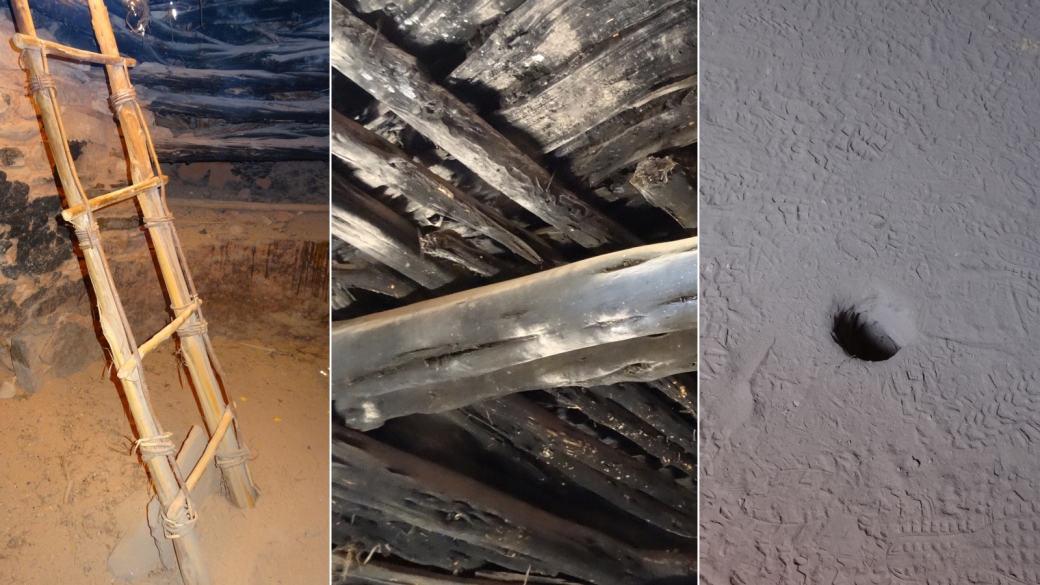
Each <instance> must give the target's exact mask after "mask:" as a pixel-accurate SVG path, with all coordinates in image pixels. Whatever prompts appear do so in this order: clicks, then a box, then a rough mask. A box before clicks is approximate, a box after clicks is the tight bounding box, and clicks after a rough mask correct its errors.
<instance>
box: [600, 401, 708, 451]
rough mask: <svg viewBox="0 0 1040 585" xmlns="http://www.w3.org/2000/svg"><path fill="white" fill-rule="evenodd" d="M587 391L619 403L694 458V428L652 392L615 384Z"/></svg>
mask: <svg viewBox="0 0 1040 585" xmlns="http://www.w3.org/2000/svg"><path fill="white" fill-rule="evenodd" d="M589 391H590V392H592V393H593V394H595V395H596V396H599V397H600V398H605V399H607V400H612V401H614V402H616V403H618V404H620V405H621V406H622V407H624V408H625V409H626V410H628V411H629V412H631V413H632V414H634V415H636V416H638V417H639V418H641V419H642V420H643V421H644V422H646V424H648V425H650V426H652V427H654V428H655V429H658V430H659V431H661V432H662V433H664V434H665V435H666V436H667V437H668V440H669V441H671V442H673V443H675V444H676V445H679V446H680V447H682V448H683V450H685V451H686V452H687V453H688V454H689V455H690V456H692V457H696V456H697V429H695V428H693V427H692V426H690V425H689V424H687V422H686V421H685V420H683V418H682V417H680V416H679V415H678V414H676V413H675V411H674V410H673V409H672V408H671V407H669V405H668V403H667V402H665V401H664V400H663V399H662V398H661V397H660V396H659V395H657V394H656V393H655V392H654V391H653V390H649V389H647V388H644V387H642V386H639V385H638V384H617V385H613V386H595V387H593V388H590V389H589Z"/></svg>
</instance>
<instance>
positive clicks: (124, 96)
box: [108, 85, 144, 122]
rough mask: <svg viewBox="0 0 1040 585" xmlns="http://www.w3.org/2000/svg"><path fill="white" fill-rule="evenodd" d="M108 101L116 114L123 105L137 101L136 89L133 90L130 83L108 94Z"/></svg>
mask: <svg viewBox="0 0 1040 585" xmlns="http://www.w3.org/2000/svg"><path fill="white" fill-rule="evenodd" d="M108 103H109V104H111V105H112V111H113V112H115V113H117V114H118V113H119V110H121V109H122V108H123V106H126V105H129V104H136V103H137V90H135V89H134V87H133V86H132V85H131V86H130V87H127V88H126V89H120V90H118V91H114V92H112V95H111V96H109V98H108ZM143 121H144V120H143V119H142V122H143Z"/></svg>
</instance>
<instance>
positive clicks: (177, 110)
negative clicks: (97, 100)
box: [138, 90, 329, 124]
mask: <svg viewBox="0 0 1040 585" xmlns="http://www.w3.org/2000/svg"><path fill="white" fill-rule="evenodd" d="M138 96H139V97H140V98H141V101H142V103H143V104H144V105H146V106H147V107H148V109H149V110H151V112H152V113H153V114H155V115H157V116H162V115H170V114H176V115H180V116H190V117H192V118H217V119H219V120H222V121H224V122H231V123H234V122H310V123H318V122H320V123H322V124H327V123H328V119H329V100H328V98H327V97H326V98H318V99H311V100H263V99H248V98H237V97H227V96H214V95H199V94H194V93H191V94H178V93H170V92H160V91H155V90H142V91H140V92H138Z"/></svg>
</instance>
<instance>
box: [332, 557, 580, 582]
mask: <svg viewBox="0 0 1040 585" xmlns="http://www.w3.org/2000/svg"><path fill="white" fill-rule="evenodd" d="M361 556H362V557H365V556H367V555H361ZM362 560H363V558H362ZM332 562H333V574H334V577H335V575H336V569H337V568H339V569H340V572H339V575H341V576H340V578H339V579H334V580H333V585H348V584H355V583H369V584H372V585H391V584H394V585H396V584H399V583H408V584H409V585H504V584H503V582H502V581H500V580H496V579H480V578H471V577H456V576H455V575H452V574H442V573H434V572H432V571H426V570H422V569H417V568H414V567H405V566H403V565H396V564H392V563H384V562H380V561H374V560H373V561H369V562H367V563H364V564H361V563H360V562H359V561H357V560H354V561H352V562H349V563H348V562H346V561H345V560H339V561H337V559H336V558H335V555H334V556H333V561H332ZM516 576H517V577H520V578H523V576H524V575H523V574H520V573H517V574H516ZM529 582H530V583H546V582H549V583H554V584H555V583H560V584H562V585H567V584H568V583H574V585H578V584H577V583H575V582H573V581H567V580H561V579H551V580H547V579H544V578H541V579H540V578H538V577H535V578H534V579H531V580H530V581H529Z"/></svg>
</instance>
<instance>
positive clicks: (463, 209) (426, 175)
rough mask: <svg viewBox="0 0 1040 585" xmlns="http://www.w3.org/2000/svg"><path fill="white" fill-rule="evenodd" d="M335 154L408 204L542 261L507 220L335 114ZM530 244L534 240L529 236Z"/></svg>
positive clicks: (392, 146)
mask: <svg viewBox="0 0 1040 585" xmlns="http://www.w3.org/2000/svg"><path fill="white" fill-rule="evenodd" d="M332 154H334V155H335V156H337V157H339V158H340V159H342V160H343V161H344V162H346V163H347V164H349V165H350V166H352V167H353V168H355V169H359V170H361V171H363V172H364V173H365V174H366V175H370V176H373V177H375V178H376V179H377V180H378V181H379V182H380V183H381V184H382V185H383V186H386V187H389V188H391V189H393V190H394V191H396V192H398V193H400V194H401V195H402V196H404V197H407V198H408V199H410V200H412V201H414V202H416V203H418V204H420V205H423V206H425V207H428V208H430V209H433V210H434V211H436V212H437V213H440V214H442V215H445V216H447V217H451V218H453V219H455V220H456V221H458V222H460V223H462V224H464V225H467V226H469V227H471V228H473V229H474V230H475V231H476V232H477V233H480V234H483V235H485V236H487V237H488V238H491V239H492V240H494V241H496V242H498V243H500V244H502V245H503V246H505V247H506V249H508V250H511V251H513V252H514V253H516V254H518V255H520V256H521V257H522V258H524V259H525V260H528V261H529V262H531V263H533V264H541V263H542V259H541V258H540V257H539V256H538V254H537V253H536V252H535V251H534V250H533V249H532V248H531V246H530V245H528V244H527V243H526V242H525V241H524V239H523V238H522V237H521V236H520V235H519V234H518V233H517V232H518V231H519V230H517V229H516V228H510V227H508V226H509V224H508V222H507V221H506V219H505V218H503V217H501V216H500V215H499V214H498V213H497V212H495V211H494V210H492V209H490V208H488V207H487V206H485V205H483V204H481V203H480V202H479V201H477V200H476V199H474V198H472V197H470V196H469V195H467V194H466V193H465V192H463V191H462V190H460V189H459V188H457V187H455V186H454V185H452V184H451V183H450V182H449V181H446V180H444V179H442V178H441V177H439V176H437V175H436V174H434V173H433V172H432V171H430V170H429V169H427V168H426V167H424V166H422V165H421V164H418V163H416V162H415V161H413V160H412V158H411V157H409V156H408V155H407V154H406V153H405V152H404V151H403V150H401V149H400V148H398V147H396V146H394V145H393V144H391V143H390V141H388V140H386V139H385V138H383V137H382V136H379V135H378V134H376V133H375V132H372V131H371V130H369V129H367V128H365V127H364V126H362V125H361V124H358V123H357V122H355V121H353V120H351V119H350V118H348V117H346V116H344V115H342V114H340V113H338V112H335V111H334V112H332ZM527 239H528V240H531V239H534V236H531V235H529V234H528V235H527Z"/></svg>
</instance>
